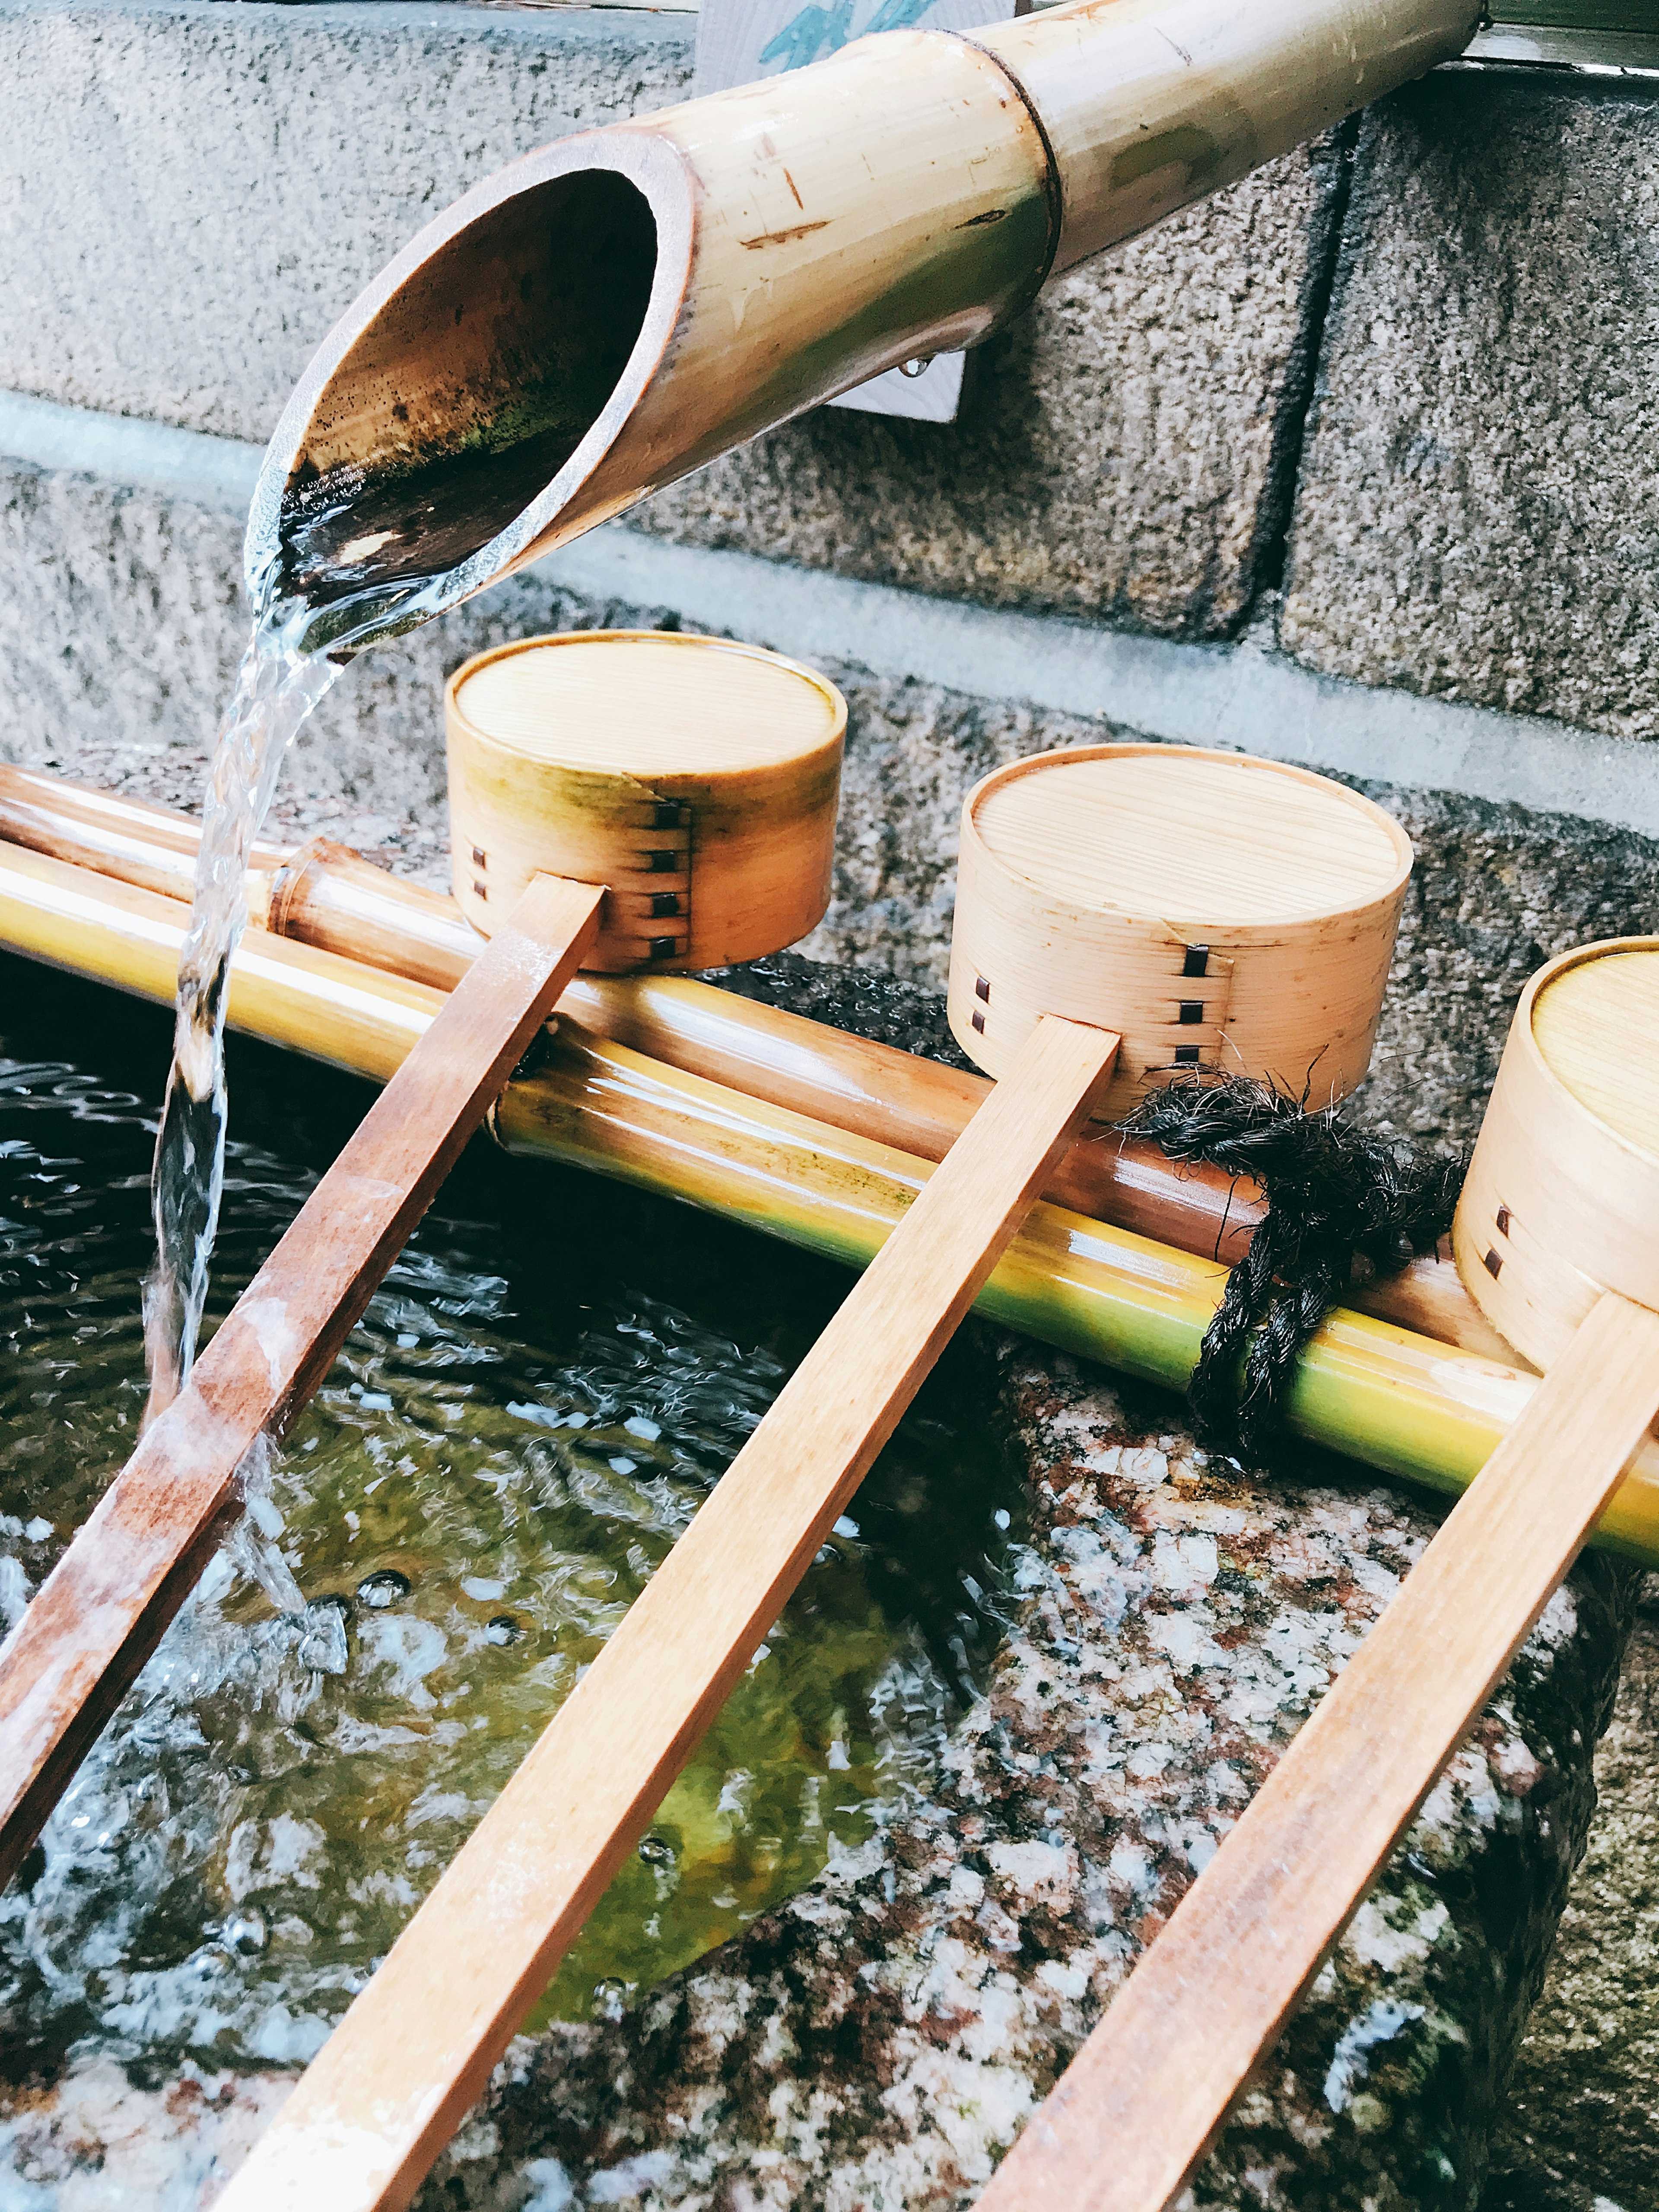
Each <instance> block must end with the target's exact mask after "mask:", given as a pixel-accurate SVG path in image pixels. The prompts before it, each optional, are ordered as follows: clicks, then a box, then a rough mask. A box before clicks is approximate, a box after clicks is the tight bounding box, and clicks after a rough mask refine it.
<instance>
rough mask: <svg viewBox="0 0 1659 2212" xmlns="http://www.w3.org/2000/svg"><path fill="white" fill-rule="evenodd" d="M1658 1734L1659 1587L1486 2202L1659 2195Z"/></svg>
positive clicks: (1644, 1624) (1523, 2208) (1560, 2207)
mask: <svg viewBox="0 0 1659 2212" xmlns="http://www.w3.org/2000/svg"><path fill="white" fill-rule="evenodd" d="M1652 1590H1653V1585H1651V1584H1650V1591H1652ZM1656 1737H1659V1591H1655V1592H1654V1594H1653V1595H1650V1597H1649V1599H1648V1601H1647V1602H1646V1603H1645V1604H1644V1607H1643V1608H1642V1610H1641V1612H1640V1613H1638V1618H1637V1625H1636V1632H1635V1635H1634V1636H1633V1637H1632V1641H1631V1648H1630V1654H1629V1657H1628V1659H1627V1661H1626V1668H1625V1678H1624V1680H1623V1683H1622V1684H1621V1685H1620V1692H1619V1702H1618V1705H1617V1706H1616V1707H1615V1709H1614V1712H1613V1725H1612V1726H1611V1728H1609V1729H1608V1730H1607V1735H1606V1736H1605V1737H1604V1738H1603V1739H1602V1741H1601V1748H1600V1749H1599V1751H1598V1752H1597V1753H1596V1760H1595V1781H1596V1788H1597V1790H1598V1792H1599V1794H1600V1797H1601V1809H1600V1811H1599V1812H1598V1814H1597V1816H1596V1819H1595V1823H1594V1825H1593V1826H1592V1827H1591V1830H1590V1835H1589V1848H1588V1850H1586V1852H1585V1854H1584V1859H1583V1864H1582V1865H1581V1866H1580V1867H1579V1869H1578V1871H1577V1875H1575V1876H1574V1878H1573V1884H1572V1888H1571V1892H1570V1893H1569V1897H1568V1902H1567V1910H1566V1912H1565V1916H1564V1917H1563V1919H1562V1923H1561V1929H1560V1934H1559V1937H1558V1939H1557V1944H1556V1949H1555V1954H1554V1956H1553V1958H1552V1959H1551V1960H1550V1967H1549V1973H1548V1976H1547V1979H1546V1981H1545V1984H1544V1994H1543V1996H1542V1997H1541V1999H1540V2001H1539V2004H1538V2008H1537V2009H1536V2011H1534V2014H1533V2015H1532V2018H1531V2020H1530V2021H1529V2022H1528V2027H1527V2034H1526V2039H1525V2040H1524V2042H1523V2043H1522V2046H1521V2053H1520V2057H1519V2060H1518V2062H1517V2063H1516V2074H1515V2081H1514V2085H1513V2087H1512V2089H1511V2091H1510V2103H1511V2106H1512V2111H1513V2121H1512V2125H1511V2129H1510V2134H1509V2136H1508V2137H1507V2139H1506V2140H1505V2141H1504V2143H1503V2144H1502V2145H1501V2146H1500V2150H1499V2164H1500V2166H1501V2168H1502V2172H1501V2175H1500V2179H1499V2183H1498V2187H1497V2188H1496V2189H1495V2190H1494V2191H1493V2196H1494V2199H1495V2201H1494V2203H1492V2206H1491V2207H1490V2208H1489V2212H1510V2208H1511V2206H1512V2207H1513V2212H1593V2206H1594V2203H1595V2200H1597V2199H1601V2201H1602V2202H1603V2203H1605V2202H1606V2201H1607V2199H1608V2198H1609V2197H1611V2198H1613V2199H1616V2201H1617V2203H1618V2204H1619V2205H1620V2207H1622V2208H1623V2212H1653V2208H1654V2207H1655V2206H1656V2205H1659V1765H1656V1761H1655V1758H1654V1743H1655V1740H1656ZM1564 2082H1570V2083H1571V2087H1572V2093H1571V2096H1566V2097H1564V2096H1563V2095H1562V2093H1561V2090H1562V2084H1563V2083H1564Z"/></svg>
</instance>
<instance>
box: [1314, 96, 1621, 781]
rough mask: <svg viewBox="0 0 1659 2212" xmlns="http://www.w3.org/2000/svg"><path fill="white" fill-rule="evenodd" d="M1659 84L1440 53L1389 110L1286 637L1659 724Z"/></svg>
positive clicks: (1325, 352)
mask: <svg viewBox="0 0 1659 2212" xmlns="http://www.w3.org/2000/svg"><path fill="white" fill-rule="evenodd" d="M1656 548H1659V102H1656V101H1655V100H1652V99H1650V98H1648V99H1632V98H1630V97H1628V96H1626V97H1623V98H1620V97H1619V96H1617V95H1616V94H1607V93H1598V92H1596V91H1595V90H1589V91H1588V92H1580V91H1576V90H1575V91H1573V92H1571V93H1569V92H1562V91H1558V90H1555V89H1553V88H1550V89H1546V88H1543V87H1541V84H1540V83H1539V82H1538V81H1537V80H1536V79H1535V78H1533V79H1523V80H1521V81H1518V82H1517V81H1515V80H1509V81H1504V80H1503V79H1501V78H1497V77H1494V76H1491V75H1489V74H1488V75H1480V74H1461V75H1460V74H1454V75H1451V76H1444V75H1443V76H1432V77H1430V78H1428V79H1426V80H1425V82H1423V83H1421V84H1419V85H1417V86H1414V87H1413V88H1411V89H1410V90H1408V91H1407V92H1405V93H1403V94H1401V95H1400V96H1399V97H1398V98H1397V99H1395V100H1387V101H1384V102H1383V103H1382V104H1381V105H1380V106H1378V107H1376V108H1375V109H1373V110H1371V111H1370V112H1369V113H1368V114H1367V116H1366V117H1365V118H1364V125H1363V128H1362V134H1361V139H1360V146H1359V151H1358V160H1357V163H1356V169H1355V178H1354V185H1353V197H1352V203H1351V204H1350V208H1349V212H1348V217H1347V221H1346V226H1345V228H1344V234H1343V242H1342V250H1341V256H1340V264H1339V268H1338V273H1337V278H1336V286H1335V291H1334V297H1333V301H1332V307H1331V313H1330V315H1329V317H1328V320H1327V323H1326V327H1325V335H1324V340H1323V343H1322V348H1321V354H1320V362H1319V371H1318V382H1317V392H1316V399H1315V404H1314V408H1313V411H1312V415H1311V416H1310V423H1309V436H1308V440H1307V442H1306V445H1305V447H1304V453H1303V458H1302V464H1301V472H1300V477H1299V480H1298V484H1297V501H1296V514H1295V521H1294V526H1293V528H1292V531H1291V542H1290V562H1289V567H1288V570H1287V585H1288V588H1287V591H1286V594H1285V606H1284V612H1283V616H1282V617H1281V622H1280V633H1279V634H1280V637H1281V639H1282V641H1283V642H1284V643H1285V645H1286V646H1288V647H1290V649H1291V651H1292V652H1293V653H1296V654H1297V655H1298V656H1299V657H1300V658H1301V659H1304V660H1306V661H1308V662H1310V664H1311V665H1313V666H1315V667H1317V668H1321V669H1324V670H1326V671H1329V672H1330V673H1332V674H1334V675H1340V676H1352V677H1357V678H1358V679H1359V680H1360V681H1361V682H1362V683H1366V684H1401V685H1404V686H1406V687H1407V689H1409V690H1415V691H1426V692H1433V693H1437V694H1439V695H1442V696H1446V697H1451V698H1458V699H1469V700H1474V701H1478V702H1483V703H1485V704H1487V705H1492V706H1503V707H1507V708H1512V709H1516V710H1522V711H1532V712H1536V713H1539V714H1557V715H1559V716H1561V717H1562V718H1563V719H1564V720H1567V721H1569V722H1577V723H1579V724H1581V725H1583V727H1585V728H1587V729H1593V730H1605V731H1607V732H1609V733H1610V734H1612V735H1613V736H1616V737H1629V738H1651V737H1654V736H1656V735H1659V700H1656V696H1655V692H1654V685H1653V667H1654V662H1655V658H1656V654H1659V599H1656V594H1655V592H1654V589H1653V583H1654V572H1655V561H1656Z"/></svg>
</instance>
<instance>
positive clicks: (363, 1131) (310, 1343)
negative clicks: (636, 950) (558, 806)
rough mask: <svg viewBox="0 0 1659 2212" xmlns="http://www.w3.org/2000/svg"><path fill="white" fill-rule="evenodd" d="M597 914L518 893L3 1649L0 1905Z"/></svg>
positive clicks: (576, 894)
mask: <svg viewBox="0 0 1659 2212" xmlns="http://www.w3.org/2000/svg"><path fill="white" fill-rule="evenodd" d="M603 898H604V892H603V890H602V889H601V888H600V887H599V886H598V885H595V884H578V883H568V882H566V881H564V880H563V879H562V878H559V877H556V876H538V877H537V878H535V879H534V880H533V881H532V884H531V885H530V888H529V889H528V890H526V892H525V894H524V896H523V897H522V898H521V899H520V902H519V903H518V905H517V907H515V908H514V909H513V913H512V914H511V915H508V916H507V920H506V922H505V924H504V926H503V927H502V928H501V931H500V932H499V933H497V934H496V935H495V937H494V938H492V939H490V942H489V947H488V949H487V951H485V952H484V953H483V956H482V957H481V958H480V959H479V960H477V962H476V963H475V964H474V965H473V967H472V968H471V969H469V970H468V972H467V974H466V975H465V977H464V978H463V980H462V981H461V982H460V984H459V987H457V989H456V990H455V992H454V993H453V995H452V996H451V997H450V998H449V1000H447V1002H446V1003H445V1005H444V1006H442V1007H441V1010H440V1011H439V1012H438V1014H437V1016H436V1018H435V1020H434V1021H433V1023H432V1025H431V1027H430V1028H429V1029H428V1030H427V1031H426V1033H425V1035H424V1036H422V1038H421V1040H420V1042H418V1043H417V1044H416V1047H415V1049H414V1050H413V1051H412V1052H411V1053H410V1055H409V1058H408V1059H407V1060H405V1061H404V1064H403V1066H401V1067H400V1068H399V1069H398V1073H396V1075H394V1076H393V1077H392V1080H391V1082H390V1083H389V1084H387V1085H386V1089H385V1090H384V1091H382V1092H381V1093H380V1097H378V1098H377V1099H376V1100H375V1102H374V1104H373V1105H372V1106H371V1107H370V1108H369V1109H368V1114H367V1115H365V1116H364V1118H363V1120H362V1123H361V1124H360V1126H359V1127H357V1129H356V1131H355V1132H354V1133H353V1134H352V1136H351V1137H350V1139H349V1141H348V1142H347V1144H346V1145H345V1146H344V1148H343V1151H342V1152H341V1153H340V1156H339V1158H337V1160H336V1161H335V1163H334V1164H333V1166H332V1167H331V1168H330V1169H329V1170H328V1172H327V1174H326V1175H325V1176H324V1177H323V1179H322V1181H321V1182H319V1184H318V1186H317V1188H316V1189H315V1190H313V1193H312V1194H311V1196H310V1197H309V1198H308V1199H307V1200H306V1203H305V1205H304V1206H303V1207H301V1211H300V1213H299V1215H298V1216H297V1218H295V1221H294V1223H293V1225H292V1226H291V1227H290V1228H289V1231H287V1233H286V1235H285V1236H284V1237H283V1239H282V1241H281V1242H280V1243H278V1245H277V1246H276V1250H275V1251H274V1252H273V1253H272V1254H271V1255H270V1258H269V1259H268V1260H267V1261H265V1263H264V1267H261V1268H260V1270H259V1272H258V1274H257V1275H256V1276H255V1277H254V1279H253V1280H252V1283H250V1284H249V1285H248V1287H247V1289H246V1291H243V1293H242V1295H241V1297H240V1298H239V1299H238V1300H237V1302H236V1304H235V1305H234V1308H233V1309H232V1310H231V1312H230V1313H229V1315H228V1316H227V1317H226V1319H225V1320H224V1321H223V1322H222V1323H221V1324H220V1327H219V1328H218V1330H217V1332H216V1334H215V1336H214V1338H213V1341H212V1342H211V1343H210V1345H209V1346H208V1347H207V1349H206V1351H205V1352H203V1354H202V1356H201V1358H199V1359H198V1360H197V1363H196V1367H195V1371H194V1373H193V1374H192V1376H191V1380H190V1382H189V1383H187V1384H186V1386H185V1389H183V1390H182V1391H181V1392H180V1394H179V1396H178V1397H177V1398H175V1399H174V1400H173V1403H172V1404H171V1405H170V1406H169V1407H167V1411H166V1412H165V1413H162V1414H161V1415H160V1416H159V1418H158V1419H155V1421H153V1422H152V1423H151V1424H150V1425H149V1428H148V1429H147V1430H146V1431H144V1434H143V1437H142V1438H141V1439H140V1442H139V1444H138V1447H137V1450H136V1451H135V1452H134V1453H133V1455H132V1457H131V1459H130V1460H129V1461H128V1462H127V1464H126V1466H125V1468H123V1469H122V1471H121V1473H120V1474H119V1475H118V1478H117V1479H116V1480H115V1481H114V1482H112V1484H111V1485H110V1486H109V1488H108V1489H107V1490H106V1492H105V1493H104V1495H103V1497H102V1498H100V1500H99V1502H98V1504H97V1506H96V1508H95V1510H94V1511H93V1513H92V1514H91V1516H89V1518H88V1521H87V1522H86V1523H85V1525H84V1526H83V1527H82V1528H81V1529H79V1530H78V1531H77V1533H76V1537H75V1540H74V1541H73V1542H72V1543H71V1544H70V1547H69V1549H68V1551H67V1552H65V1553H64V1556H63V1558H62V1559H60V1560H59V1561H58V1565H56V1567H54V1568H53V1570H52V1573H51V1574H50V1575H49V1576H48V1577H46V1582H45V1583H43V1584H42V1586H41V1589H40V1593H39V1595H37V1596H36V1597H35V1599H34V1600H33V1603H32V1604H31V1605H30V1606H29V1607H28V1609H27V1612H26V1613H24V1615H23V1618H22V1620H21V1621H19V1623H18V1624H17V1626H16V1627H15V1629H14V1631H13V1632H12V1633H11V1635H10V1636H9V1638H8V1639H7V1640H6V1643H5V1644H4V1647H3V1649H0V1887H3V1886H4V1884H5V1883H6V1882H8V1881H9V1880H10V1879H11V1877H12V1875H14V1874H15V1873H16V1871H17V1869H18V1867H19V1865H20V1864H21V1862H22V1860H23V1858H24V1857H25V1856H26V1855H27V1851H28V1850H29V1848H30V1846H31V1845H32V1844H33V1842H34V1840H35V1838H36V1837H37V1836H38V1835H39V1834H40V1829H41V1827H42V1826H43V1825H44V1823H45V1821H46V1818H47V1816H48V1814H50V1813H51V1811H52V1807H53V1806H54V1805H55V1804H56V1803H57V1802H58V1798H59V1796H61V1795H62V1794H63V1791H64V1789H65V1787H66V1786H67V1784H68V1783H69V1781H70V1778H71V1777H72V1776H73V1774H74V1772H75V1770H76V1767H77V1766H78V1765H79V1764H80V1762H81V1760H82V1759H83V1758H84V1757H85V1756H86V1754H87V1753H88V1751H89V1750H90V1749H91V1747H92V1746H93V1743H94V1741H95V1740H96V1738H97V1736H98V1735H99V1732H100V1729H102V1728H103V1726H104V1724H105V1723H106V1721H107V1720H108V1719H109V1717H110V1716H111V1715H112V1713H113V1712H114V1711H115V1709H116V1707H117V1706H118V1705H119V1704H120V1702H121V1699H122V1698H123V1697H124V1696H125V1693H126V1692H127V1690H128V1689H129V1687H130V1686H131V1684H132V1682H133V1680H135V1678H136V1677H137V1674H138V1670H139V1669H140V1668H141V1667H143V1663H144V1662H145V1660H146V1659H148V1658H149V1655H150V1653H151V1652H152V1651H153V1650H155V1646H156V1644H158V1643H159V1642H160V1641H161V1635H162V1632H163V1631H164V1630H165V1629H166V1627H167V1623H168V1622H169V1621H170V1620H172V1619H173V1615H174V1613H177V1612H178V1610H179V1607H180V1606H181V1605H182V1604H183V1602H184V1601H185V1597H186V1596H187V1595H188V1594H189V1592H190V1590H191V1589H192V1587H193V1586H194V1584H195V1583H196V1580H197V1577H198V1576H199V1575H200V1573H201V1571H202V1569H203V1567H204V1565H206V1564H207V1561H208V1559H209V1557H210V1554H211V1553H212V1551H213V1548H214V1547H215V1545H216V1543H217V1542H218V1541H219V1539H220V1537H221V1535H222V1533H223V1528H224V1523H225V1521H226V1518H227V1516H228V1515H230V1514H232V1513H234V1512H235V1511H237V1510H240V1508H239V1506H238V1504H237V1499H236V1492H235V1481H236V1470H237V1468H238V1466H239V1465H240V1462H241V1459H242V1456H243V1455H244V1453H246V1450H247V1449H248V1447H249V1446H250V1445H251V1444H252V1443H253V1442H254V1440H255V1438H256V1437H258V1436H259V1435H260V1434H261V1433H262V1432H263V1431H265V1430H268V1429H270V1430H275V1431H276V1432H277V1433H279V1434H280V1433H281V1431H283V1429H284V1428H285V1427H286V1426H287V1425H288V1424H289V1422H291V1421H292V1420H293V1419H294V1418H295V1415H296V1413H298V1412H299V1411H300V1409H301V1407H303V1406H304V1405H305V1403H306V1401H307V1400H308V1399H309V1397H310V1396H311V1394H312V1393H313V1390H315V1389H316V1388H317V1386H318V1384H319V1383H321V1381H322V1379H323V1377H324V1376H325V1375H326V1374H327V1372H328V1370H329V1368H330V1367H331V1364H333V1360H334V1356H335V1354H336V1353H337V1352H338V1350H339V1348H340V1346H341V1345H342V1344H343V1343H344V1341H345V1339H346V1337H347V1335H348V1334H349V1332H350V1330H351V1328H352V1327H353V1324H354V1323H355V1322H356V1319H357V1317H358V1316H359V1315H360V1314H361V1313H362V1310H363V1308H364V1307H365V1306H366V1305H367V1304H368V1301H369V1299H370V1297H372V1296H373V1295H374V1291H376V1289H378V1287H379V1285H380V1281H381V1279H382V1278H383V1277H384V1276H385V1274H386V1270H387V1268H388V1267H391V1265H392V1261H394V1260H395V1259H396V1258H397V1256H398V1253H399V1252H400V1251H402V1249H403V1248H404V1242H405V1241H406V1239H407V1238H408V1237H409V1236H410V1232H411V1231H413V1229H414V1228H415V1225H416V1223H417V1222H418V1221H419V1220H420V1218H421V1216H422V1214H423V1213H424V1212H426V1210H427V1208H428V1206H430V1205H431V1203H432V1200H433V1197H434V1194H435V1192H436V1191H437V1188H438V1186H439V1185H440V1184H441V1182H442V1181H443V1179H444V1177H445V1176H446V1175H447V1174H448V1172H449V1170H450V1168H451V1167H452V1166H453V1164H454V1162H455V1161H456V1159H457V1158H459V1155H460V1152H461V1149H462V1147H463V1146H465V1143H466V1140H467V1139H468V1138H469V1137H470V1136H471V1134H472V1133H473V1131H474V1130H475V1129H476V1128H477V1126H478V1124H479V1122H480V1121H482V1120H483V1117H484V1115H485V1114H486V1113H487V1112H488V1111H489V1107H490V1105H491V1103H492V1102H493V1101H494V1100H495V1098H496V1097H497V1096H498V1095H499V1094H500V1092H501V1088H502V1085H504V1084H505V1083H506V1082H507V1078H508V1077H509V1076H510V1075H511V1074H512V1073H513V1068H514V1067H515V1066H516V1065H517V1064H518V1062H519V1060H521V1059H522V1058H523V1056H524V1051H525V1048H526V1045H527V1044H528V1043H529V1042H531V1040H532V1038H533V1037H534V1036H535V1034H536V1031H537V1030H538V1029H539V1028H540V1026H541V1024H543V1022H544V1021H545V1020H546V1018H547V1016H548V1014H549V1012H550V1010H551V1008H552V1006H553V1004H554V1002H555V1000H556V999H557V998H558V997H559V994H561V992H562V990H563V989H564V987H565V986H566V984H567V983H568V981H569V980H570V978H571V976H572V975H574V973H575V971H576V967H577V963H578V962H579V961H580V959H581V957H582V955H583V953H584V951H586V948H587V946H588V945H589V944H590V942H591V941H592V938H593V936H594V934H595V933H596V931H597V930H598V927H599V910H600V906H601V903H602V901H603Z"/></svg>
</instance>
